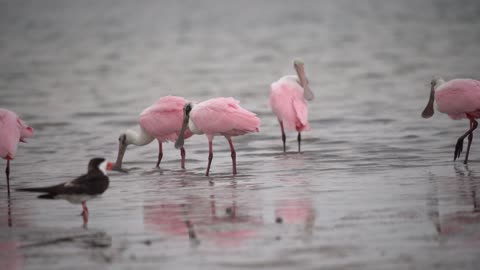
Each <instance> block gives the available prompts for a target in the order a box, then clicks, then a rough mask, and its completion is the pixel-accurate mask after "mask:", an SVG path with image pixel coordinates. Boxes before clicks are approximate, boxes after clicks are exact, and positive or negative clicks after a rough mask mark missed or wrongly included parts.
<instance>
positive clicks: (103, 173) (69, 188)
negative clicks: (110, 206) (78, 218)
mask: <svg viewBox="0 0 480 270" xmlns="http://www.w3.org/2000/svg"><path fill="white" fill-rule="evenodd" d="M112 165H113V164H112V163H111V162H105V159H104V158H93V159H91V160H90V162H89V163H88V171H87V174H84V175H82V176H79V177H77V178H76V179H74V180H72V181H68V182H65V183H61V184H58V185H54V186H48V187H37V188H20V189H17V191H27V192H41V193H45V194H42V195H40V196H38V198H40V199H65V200H67V201H69V202H70V203H73V204H80V203H81V204H82V208H83V211H82V214H81V215H82V216H83V221H84V225H85V224H86V223H87V222H88V208H87V204H86V203H87V200H90V199H92V198H94V197H96V196H98V195H100V194H102V193H103V192H105V190H107V188H108V184H109V179H108V176H107V170H109V169H111V168H108V167H109V166H110V167H111V166H112Z"/></svg>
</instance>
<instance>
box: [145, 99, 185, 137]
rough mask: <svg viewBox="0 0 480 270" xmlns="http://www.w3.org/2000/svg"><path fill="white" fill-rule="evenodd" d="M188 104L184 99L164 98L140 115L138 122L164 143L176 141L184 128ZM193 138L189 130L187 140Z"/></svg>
mask: <svg viewBox="0 0 480 270" xmlns="http://www.w3.org/2000/svg"><path fill="white" fill-rule="evenodd" d="M187 102H188V101H187V100H185V99H184V98H182V97H177V96H166V97H162V98H160V99H159V100H158V101H157V102H156V103H155V104H153V105H152V106H150V107H148V108H146V109H145V110H144V111H143V112H142V113H141V114H140V117H139V119H138V122H139V124H140V126H141V127H142V128H144V129H145V130H146V131H147V132H148V133H149V134H150V135H152V136H153V137H155V138H156V139H158V140H160V141H162V142H165V141H175V140H176V139H177V137H178V135H179V133H180V129H181V128H182V120H183V107H184V106H185V104H186V103H187ZM191 136H192V133H191V132H190V130H187V131H186V132H185V138H189V137H191Z"/></svg>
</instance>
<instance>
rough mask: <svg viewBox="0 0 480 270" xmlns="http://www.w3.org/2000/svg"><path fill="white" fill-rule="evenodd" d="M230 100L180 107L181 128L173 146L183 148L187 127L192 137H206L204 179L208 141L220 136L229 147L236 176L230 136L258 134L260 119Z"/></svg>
mask: <svg viewBox="0 0 480 270" xmlns="http://www.w3.org/2000/svg"><path fill="white" fill-rule="evenodd" d="M239 104H240V101H238V100H236V99H234V98H231V97H230V98H223V97H221V98H213V99H209V100H206V101H203V102H201V103H198V104H195V105H194V104H192V103H187V104H186V105H185V107H184V116H183V125H182V130H181V132H180V135H179V136H178V139H177V141H176V143H175V147H176V148H177V149H178V148H181V147H183V140H184V137H185V136H184V135H185V134H186V132H187V130H188V128H190V130H191V132H193V133H194V134H205V135H206V136H207V138H208V165H207V172H206V173H205V175H206V176H208V174H209V171H210V165H211V163H212V159H213V146H212V141H213V137H214V136H224V137H225V138H226V139H227V140H228V143H229V145H230V152H231V157H232V168H233V170H232V172H233V174H234V175H235V174H237V164H236V163H237V162H236V152H235V148H234V147H233V142H232V137H233V136H239V135H244V134H246V133H250V132H257V131H259V127H260V119H258V117H257V116H256V115H255V114H254V113H252V112H250V111H247V110H245V109H244V108H242V107H240V105H239Z"/></svg>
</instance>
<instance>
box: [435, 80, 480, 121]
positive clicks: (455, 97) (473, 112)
mask: <svg viewBox="0 0 480 270" xmlns="http://www.w3.org/2000/svg"><path fill="white" fill-rule="evenodd" d="M435 101H436V103H437V106H438V110H439V111H440V112H443V113H446V114H448V115H449V116H450V117H451V118H453V119H461V118H466V117H467V114H468V115H469V116H471V117H475V118H479V117H480V81H476V80H471V79H455V80H451V81H448V82H446V83H445V84H442V85H441V86H440V87H439V88H438V89H437V90H436V92H435Z"/></svg>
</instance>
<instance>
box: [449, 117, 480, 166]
mask: <svg viewBox="0 0 480 270" xmlns="http://www.w3.org/2000/svg"><path fill="white" fill-rule="evenodd" d="M470 121H471V122H470V126H471V127H470V129H469V130H467V132H465V134H463V135H462V136H460V138H458V141H457V144H456V145H455V153H454V155H453V160H454V161H455V160H456V159H457V158H459V157H460V154H461V153H462V150H463V140H464V139H465V137H467V136H469V135H470V134H472V132H473V131H474V130H475V129H476V128H477V126H478V122H477V121H475V120H473V119H471V120H470ZM467 162H468V160H467V159H465V162H464V163H465V164H467Z"/></svg>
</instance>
